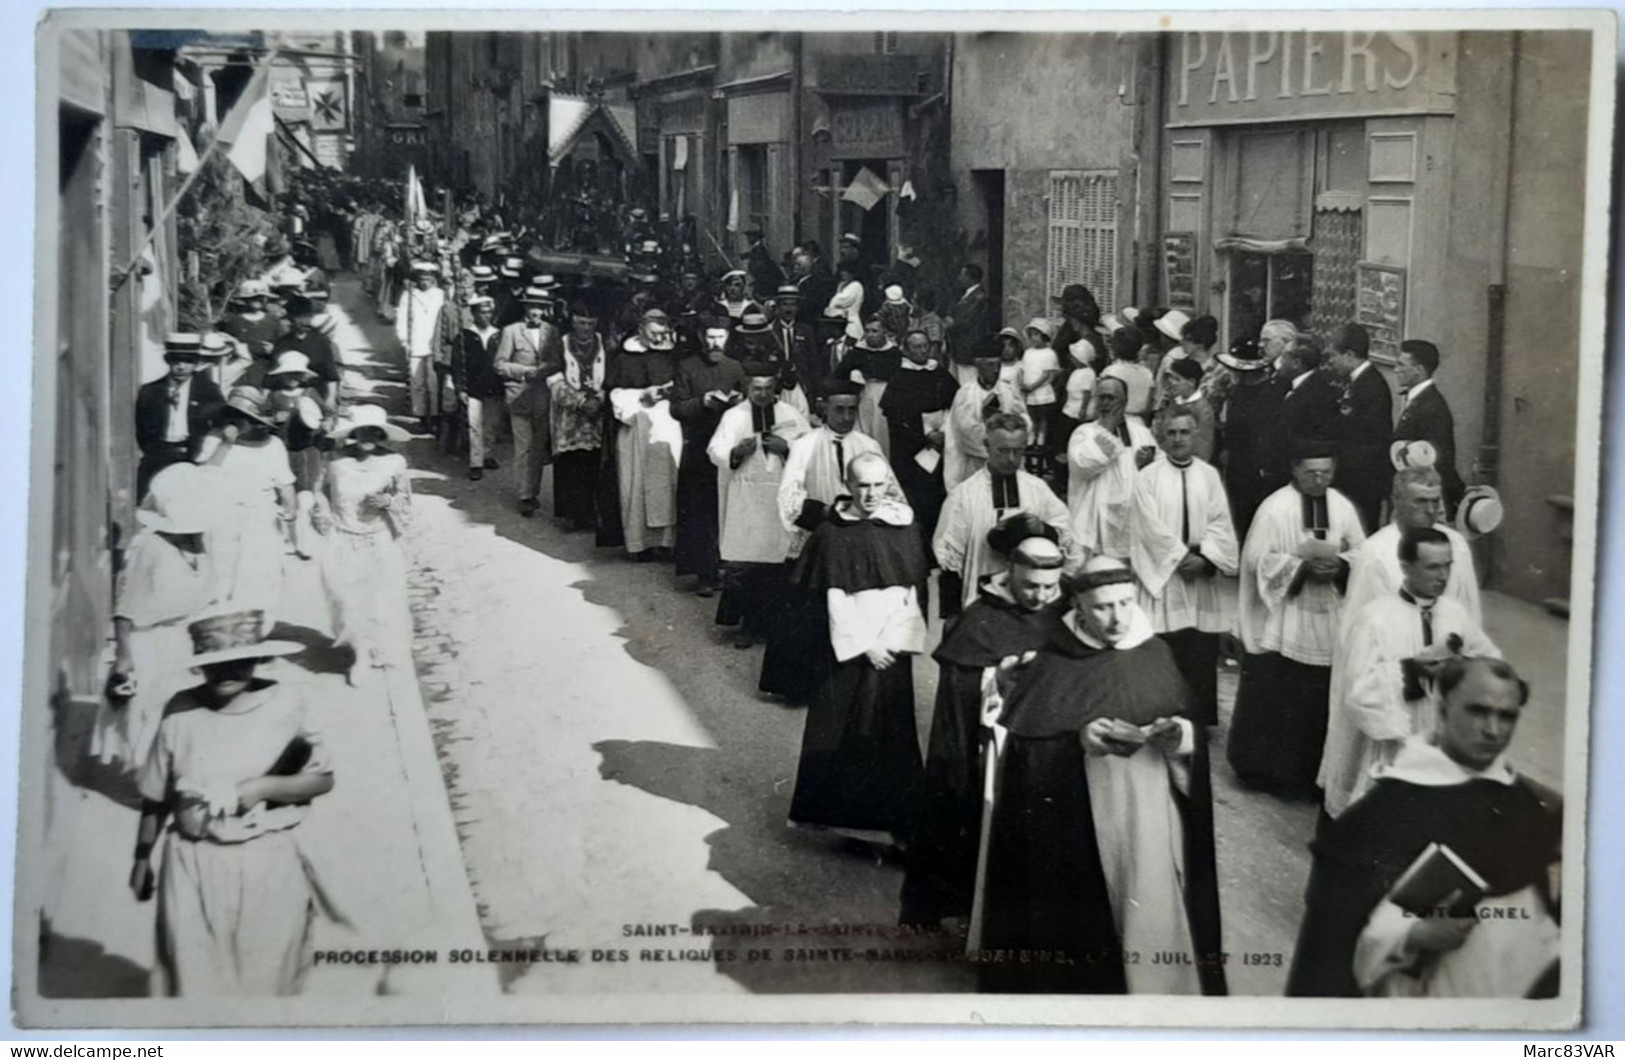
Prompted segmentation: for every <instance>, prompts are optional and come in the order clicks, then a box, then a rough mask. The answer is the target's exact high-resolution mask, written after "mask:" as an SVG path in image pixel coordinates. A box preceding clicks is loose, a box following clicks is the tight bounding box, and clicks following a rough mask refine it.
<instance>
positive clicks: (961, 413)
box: [942, 345, 1033, 595]
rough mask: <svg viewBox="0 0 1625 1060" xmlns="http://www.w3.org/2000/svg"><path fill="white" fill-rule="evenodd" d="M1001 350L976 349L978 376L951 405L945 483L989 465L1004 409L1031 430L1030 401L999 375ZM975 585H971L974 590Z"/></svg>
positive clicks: (944, 457) (954, 483)
mask: <svg viewBox="0 0 1625 1060" xmlns="http://www.w3.org/2000/svg"><path fill="white" fill-rule="evenodd" d="M1000 367H1001V364H1000V361H999V350H998V347H997V346H996V345H993V346H988V347H984V348H979V349H978V350H977V351H976V377H975V378H974V379H971V380H970V381H969V382H967V383H965V384H964V385H962V386H961V387H960V388H959V390H958V391H957V392H956V393H955V394H954V401H953V404H952V405H951V406H949V408H948V422H947V429H946V430H944V431H943V432H942V440H943V452H942V461H943V463H942V484H943V487H944V488H945V489H947V490H948V491H949V492H952V491H953V489H954V487H955V486H957V485H959V484H960V483H961V482H964V481H965V480H966V479H968V478H970V477H971V476H972V475H974V474H976V472H978V471H980V470H981V469H982V468H983V467H985V466H986V465H987V457H988V453H987V421H988V418H989V417H991V416H996V415H999V414H1000V413H1004V414H1007V415H1014V416H1017V417H1019V418H1020V419H1021V421H1022V423H1023V424H1024V425H1025V426H1026V429H1027V432H1028V433H1029V434H1031V433H1032V427H1033V424H1032V419H1031V418H1030V417H1029V416H1028V415H1027V403H1026V401H1024V400H1023V399H1022V397H1021V392H1020V391H1019V390H1017V389H1016V386H1015V384H1014V383H1011V382H1008V381H1005V380H1002V379H1000V378H999V369H1000ZM975 590H976V587H975V586H974V585H973V586H971V593H972V594H973V595H974V594H975Z"/></svg>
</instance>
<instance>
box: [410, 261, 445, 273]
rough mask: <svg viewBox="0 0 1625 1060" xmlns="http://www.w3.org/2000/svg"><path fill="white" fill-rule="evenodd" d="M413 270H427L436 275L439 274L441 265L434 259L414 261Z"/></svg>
mask: <svg viewBox="0 0 1625 1060" xmlns="http://www.w3.org/2000/svg"><path fill="white" fill-rule="evenodd" d="M412 271H413V272H427V273H431V274H434V275H439V273H440V266H439V265H436V264H435V263H434V262H432V261H414V262H413V263H412Z"/></svg>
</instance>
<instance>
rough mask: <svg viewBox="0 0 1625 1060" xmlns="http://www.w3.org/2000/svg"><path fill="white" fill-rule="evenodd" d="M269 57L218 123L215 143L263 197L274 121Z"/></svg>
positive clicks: (274, 132) (262, 61) (264, 196)
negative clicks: (229, 111)
mask: <svg viewBox="0 0 1625 1060" xmlns="http://www.w3.org/2000/svg"><path fill="white" fill-rule="evenodd" d="M271 58H272V57H271V56H266V57H265V58H264V59H262V60H261V61H260V64H259V66H257V67H256V68H255V69H254V75H253V76H252V77H250V78H249V79H248V87H247V88H245V89H243V94H242V95H241V96H240V97H238V99H237V102H236V104H234V105H233V106H232V108H231V113H230V114H227V115H226V120H225V121H223V122H221V123H220V130H219V131H218V132H216V133H215V134H214V135H215V139H216V140H218V141H219V142H220V144H221V146H222V147H225V148H227V149H228V150H227V152H226V157H227V158H228V159H230V160H231V164H232V165H234V166H236V167H237V172H239V173H241V174H242V175H243V179H244V180H245V181H247V182H248V184H249V186H251V187H252V188H253V189H254V191H255V192H256V193H257V194H258V195H259V196H260V197H261V198H262V199H265V198H268V197H269V196H268V195H267V194H266V185H265V177H266V170H267V168H268V165H269V161H270V154H271V147H270V142H271V137H272V136H274V135H276V117H275V115H274V113H273V112H272V110H271V93H270V91H269V85H270V79H271Z"/></svg>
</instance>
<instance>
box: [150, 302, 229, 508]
mask: <svg viewBox="0 0 1625 1060" xmlns="http://www.w3.org/2000/svg"><path fill="white" fill-rule="evenodd" d="M202 350H203V337H202V336H200V335H192V334H185V333H182V332H171V333H170V334H169V336H168V337H167V338H165V339H164V361H165V363H167V364H168V365H169V374H168V375H166V376H164V377H163V378H162V379H155V380H153V381H152V382H150V383H145V384H143V385H142V387H141V389H140V390H139V391H137V392H136V396H135V444H136V445H137V446H138V447H139V448H140V449H141V462H140V464H139V465H138V466H137V467H136V474H135V496H136V500H137V501H140V500H141V498H143V497H145V496H146V495H147V485H148V484H149V483H150V482H152V477H153V476H154V475H156V474H157V473H158V472H160V471H162V470H163V469H164V468H166V467H168V466H169V465H171V464H179V463H181V462H182V461H186V460H191V459H192V458H193V457H195V456H196V455H197V447H198V446H199V445H200V444H201V443H202V441H203V436H204V435H205V434H207V433H208V432H209V428H210V427H212V426H213V425H214V414H215V411H216V410H217V409H219V408H220V407H221V406H223V405H224V404H225V397H224V396H223V395H222V394H221V393H220V388H219V387H218V386H216V385H215V384H214V383H213V382H212V381H211V380H210V379H209V378H208V377H207V376H202V375H198V374H197V370H198V365H199V364H200V362H201V361H202Z"/></svg>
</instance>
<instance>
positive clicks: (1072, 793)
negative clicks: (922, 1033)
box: [978, 623, 1226, 995]
mask: <svg viewBox="0 0 1625 1060" xmlns="http://www.w3.org/2000/svg"><path fill="white" fill-rule="evenodd" d="M1190 709H1191V697H1190V690H1189V689H1187V688H1186V687H1185V682H1184V680H1183V679H1182V678H1181V677H1180V676H1179V668H1178V667H1177V666H1176V665H1175V663H1174V659H1173V654H1172V653H1171V652H1170V651H1169V650H1168V646H1167V645H1166V644H1164V643H1163V642H1162V641H1160V640H1158V639H1157V638H1155V637H1152V638H1150V639H1149V640H1147V641H1146V642H1145V643H1143V644H1140V645H1137V646H1136V647H1133V648H1126V649H1121V650H1117V649H1105V650H1102V649H1096V648H1092V647H1090V646H1089V645H1087V644H1085V643H1083V642H1082V641H1081V640H1079V639H1078V637H1077V636H1076V635H1074V634H1073V633H1072V631H1071V630H1070V629H1068V628H1067V627H1066V626H1064V625H1062V624H1060V623H1056V624H1055V625H1054V626H1053V627H1052V628H1051V631H1050V637H1049V640H1048V642H1047V643H1046V644H1045V647H1044V649H1043V650H1042V651H1041V652H1040V653H1039V655H1038V658H1036V659H1034V660H1033V662H1032V663H1030V664H1029V665H1028V667H1027V668H1026V670H1025V671H1024V672H1023V674H1022V677H1021V680H1020V682H1019V684H1018V685H1017V686H1016V687H1015V688H1014V689H1013V690H1012V691H1011V693H1010V695H1009V697H1008V698H1007V700H1006V706H1005V712H1004V715H1003V717H1002V719H1001V723H1002V724H1003V725H1004V726H1005V727H1006V728H1008V729H1009V736H1008V737H1007V739H1006V743H1005V747H1004V751H1003V753H1002V755H1001V756H1000V760H999V769H998V776H997V782H996V783H997V786H996V788H995V792H994V808H993V814H992V817H991V818H990V821H989V825H990V827H989V829H988V834H987V835H986V836H985V837H984V840H983V842H984V843H985V845H986V848H987V849H986V869H985V873H984V876H983V878H982V880H981V883H980V894H979V896H978V897H979V899H980V903H981V922H982V936H981V949H982V950H983V951H998V950H1005V951H1018V952H1019V951H1026V952H1027V953H1029V954H1034V955H1039V956H1040V957H1042V958H1043V959H1039V960H1032V961H1029V962H1026V963H1023V962H1021V961H1019V960H1017V961H1002V962H984V963H982V964H980V965H979V968H980V971H981V975H980V979H981V986H982V989H983V990H986V991H988V992H997V993H1053V994H1067V993H1076V994H1120V993H1124V992H1126V990H1127V980H1126V976H1125V974H1124V970H1123V961H1124V959H1125V958H1124V953H1123V945H1122V941H1121V940H1120V939H1119V938H1118V936H1117V926H1116V922H1115V920H1114V918H1113V915H1112V903H1111V894H1110V892H1109V890H1108V889H1107V885H1106V877H1105V873H1104V871H1103V869H1102V867H1101V862H1100V847H1099V842H1098V839H1097V836H1096V833H1095V824H1094V815H1093V810H1092V805H1091V801H1090V795H1089V781H1088V777H1087V775H1086V773H1085V751H1084V749H1083V742H1082V739H1081V735H1082V731H1083V729H1084V727H1085V726H1087V725H1088V724H1089V722H1090V721H1092V720H1094V719H1095V718H1119V719H1121V720H1124V721H1128V722H1130V723H1132V724H1135V725H1145V724H1147V723H1149V722H1151V721H1153V720H1155V719H1156V718H1158V717H1173V716H1176V715H1178V716H1185V717H1189V716H1190ZM1193 730H1194V735H1195V738H1196V750H1195V752H1194V754H1193V755H1192V756H1191V761H1190V792H1189V794H1182V793H1181V792H1179V790H1178V789H1177V788H1175V787H1173V786H1172V785H1170V788H1169V792H1170V795H1171V797H1172V798H1173V799H1174V800H1175V803H1176V804H1177V806H1178V809H1179V815H1180V819H1181V822H1182V824H1183V830H1184V839H1185V846H1184V855H1185V880H1184V896H1185V902H1184V904H1185V912H1186V915H1187V916H1188V917H1189V918H1190V928H1191V940H1192V943H1193V945H1194V947H1195V949H1196V953H1195V954H1194V955H1193V956H1194V960H1195V961H1196V964H1197V970H1198V973H1199V976H1200V980H1201V985H1202V993H1203V994H1206V995H1222V994H1224V993H1225V992H1226V987H1225V976H1224V966H1223V949H1224V947H1223V941H1222V936H1221V932H1220V922H1219V889H1218V871H1217V866H1216V862H1215V857H1214V844H1213V786H1212V780H1211V777H1210V775H1209V772H1208V759H1207V740H1206V735H1205V733H1204V731H1203V729H1202V727H1201V726H1200V725H1196V726H1193ZM1139 753H1140V754H1157V753H1160V752H1158V751H1156V750H1155V749H1154V748H1146V749H1144V750H1142V751H1140V752H1139ZM1141 959H1145V960H1149V959H1150V955H1144V956H1143V957H1142V958H1141Z"/></svg>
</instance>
